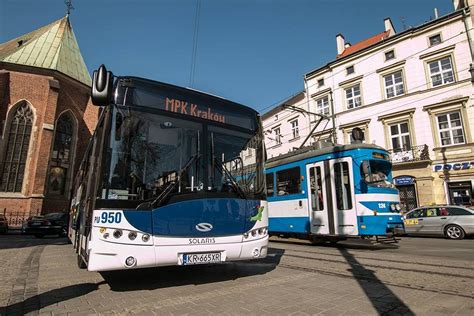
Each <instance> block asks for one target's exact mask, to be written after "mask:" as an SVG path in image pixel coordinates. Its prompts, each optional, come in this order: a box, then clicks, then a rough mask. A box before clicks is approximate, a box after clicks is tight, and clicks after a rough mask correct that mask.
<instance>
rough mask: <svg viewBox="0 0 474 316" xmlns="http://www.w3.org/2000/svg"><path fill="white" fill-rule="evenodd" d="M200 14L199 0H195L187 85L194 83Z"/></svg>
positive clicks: (190, 85) (191, 85)
mask: <svg viewBox="0 0 474 316" xmlns="http://www.w3.org/2000/svg"><path fill="white" fill-rule="evenodd" d="M200 16H201V0H197V2H196V14H195V16H194V34H193V49H192V53H191V70H190V72H189V87H190V88H192V87H193V85H194V76H195V74H196V55H197V48H198V41H199V20H200Z"/></svg>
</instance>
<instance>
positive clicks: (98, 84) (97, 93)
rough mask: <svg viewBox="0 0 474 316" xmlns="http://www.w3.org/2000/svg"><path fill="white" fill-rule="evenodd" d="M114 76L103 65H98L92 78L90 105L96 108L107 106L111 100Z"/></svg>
mask: <svg viewBox="0 0 474 316" xmlns="http://www.w3.org/2000/svg"><path fill="white" fill-rule="evenodd" d="M113 80H114V75H113V74H112V72H110V71H107V69H106V68H105V66H104V65H100V67H99V69H98V70H95V71H94V75H93V78H92V95H91V98H92V103H93V104H94V105H97V106H104V105H108V104H109V102H110V100H111V98H112V89H113Z"/></svg>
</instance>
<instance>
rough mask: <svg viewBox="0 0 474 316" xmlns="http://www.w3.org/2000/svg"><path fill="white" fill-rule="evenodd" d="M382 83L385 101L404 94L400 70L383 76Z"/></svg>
mask: <svg viewBox="0 0 474 316" xmlns="http://www.w3.org/2000/svg"><path fill="white" fill-rule="evenodd" d="M383 81H384V83H385V95H386V96H387V99H390V98H393V97H396V96H399V95H402V94H404V93H405V88H404V86H403V77H402V71H401V70H399V71H397V72H394V73H391V74H389V75H386V76H384V77H383Z"/></svg>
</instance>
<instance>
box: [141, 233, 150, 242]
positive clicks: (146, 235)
mask: <svg viewBox="0 0 474 316" xmlns="http://www.w3.org/2000/svg"><path fill="white" fill-rule="evenodd" d="M142 240H143V242H147V241H148V240H150V235H148V234H144V235H143V236H142Z"/></svg>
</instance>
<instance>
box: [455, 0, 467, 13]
mask: <svg viewBox="0 0 474 316" xmlns="http://www.w3.org/2000/svg"><path fill="white" fill-rule="evenodd" d="M453 6H454V11H457V10H459V9H462V8H464V7H465V6H466V4H465V1H464V0H453Z"/></svg>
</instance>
